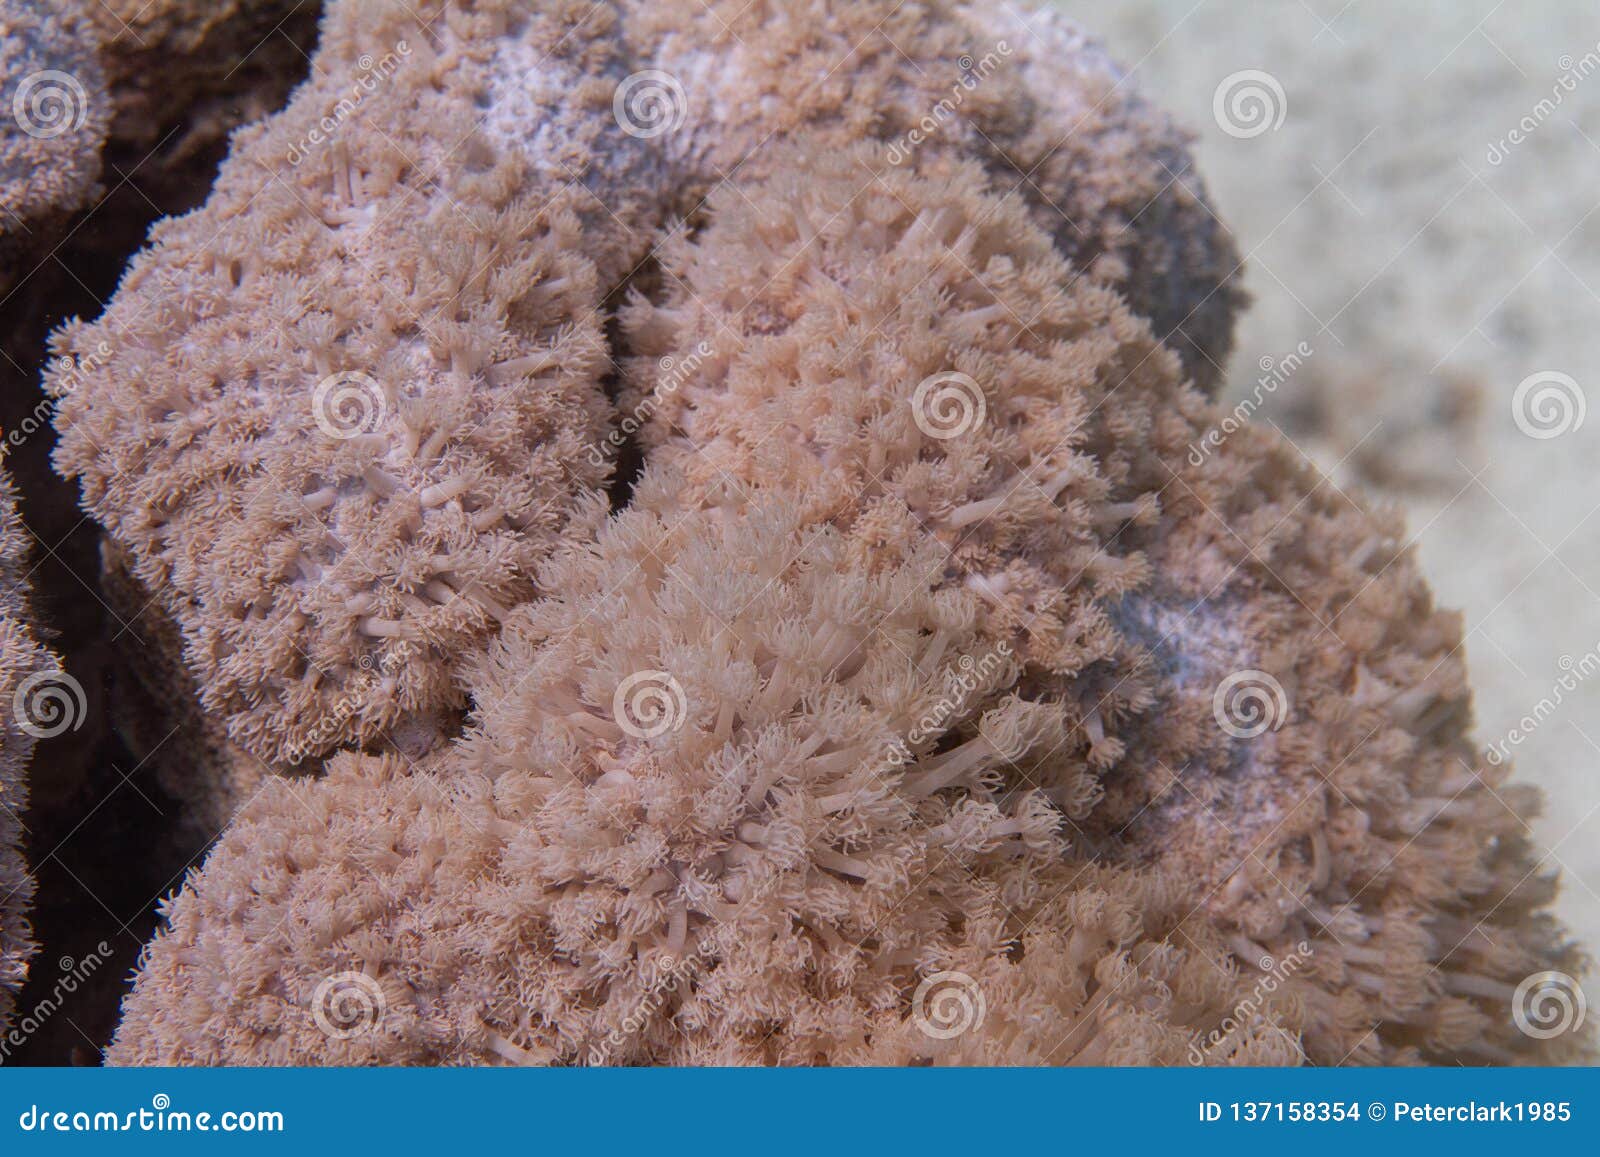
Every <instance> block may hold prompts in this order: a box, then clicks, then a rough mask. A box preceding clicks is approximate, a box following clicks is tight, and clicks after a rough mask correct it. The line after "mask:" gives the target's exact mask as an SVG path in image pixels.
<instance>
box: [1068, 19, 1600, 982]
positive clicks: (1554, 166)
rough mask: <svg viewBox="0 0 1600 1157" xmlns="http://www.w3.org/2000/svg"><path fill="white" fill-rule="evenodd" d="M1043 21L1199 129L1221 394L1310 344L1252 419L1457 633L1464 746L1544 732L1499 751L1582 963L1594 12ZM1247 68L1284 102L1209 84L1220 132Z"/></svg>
mask: <svg viewBox="0 0 1600 1157" xmlns="http://www.w3.org/2000/svg"><path fill="white" fill-rule="evenodd" d="M1057 3H1058V6H1059V7H1061V8H1062V9H1064V10H1065V11H1067V12H1068V13H1069V14H1071V15H1072V16H1073V17H1075V18H1076V19H1078V20H1079V21H1080V22H1081V23H1083V24H1084V26H1085V27H1087V28H1088V29H1090V30H1091V31H1093V32H1094V33H1096V34H1097V35H1098V36H1100V37H1101V38H1102V39H1103V40H1104V41H1105V42H1106V43H1107V44H1108V46H1109V47H1110V48H1111V50H1112V52H1113V53H1114V54H1115V55H1116V56H1117V58H1118V59H1119V60H1120V61H1121V62H1122V64H1123V65H1124V66H1125V67H1126V68H1127V69H1128V70H1129V74H1130V75H1129V83H1132V84H1134V85H1136V86H1137V87H1138V88H1139V89H1140V90H1142V91H1143V92H1144V93H1146V94H1147V95H1148V96H1150V97H1151V98H1153V99H1154V100H1156V101H1157V102H1159V103H1160V104H1162V105H1164V106H1165V107H1166V108H1167V109H1168V110H1170V111H1171V112H1172V113H1173V114H1174V115H1175V116H1176V117H1177V118H1178V119H1179V120H1180V121H1181V122H1183V123H1184V124H1185V125H1186V126H1187V127H1189V128H1190V129H1192V130H1193V131H1194V132H1195V133H1196V134H1197V135H1198V141H1197V146H1196V151H1197V155H1198V163H1199V167H1200V169H1201V172H1202V173H1203V175H1204V176H1205V178H1206V180H1207V182H1208V183H1209V186H1210V189H1211V192H1212V194H1213V200H1214V204H1215V206H1216V209H1217V212H1218V213H1219V215H1220V216H1221V217H1222V218H1223V219H1224V220H1225V221H1227V222H1228V223H1229V224H1230V225H1231V226H1232V228H1233V229H1234V232H1235V234H1236V236H1237V237H1238V240H1239V245H1240V248H1241V250H1242V251H1243V252H1244V253H1246V254H1247V255H1248V264H1247V268H1246V285H1247V286H1248V288H1249V289H1250V291H1251V292H1252V293H1253V294H1254V295H1255V299H1256V300H1255V304H1254V306H1253V307H1252V309H1251V310H1250V312H1249V315H1248V317H1247V318H1246V319H1245V321H1244V324H1243V325H1242V327H1241V329H1240V332H1239V338H1240V341H1239V348H1238V350H1237V352H1236V353H1235V355H1234V358H1233V361H1232V363H1231V365H1230V366H1229V375H1228V376H1229V382H1230V386H1229V389H1228V392H1229V395H1230V396H1231V397H1232V398H1233V399H1235V400H1237V399H1239V398H1243V397H1246V396H1248V395H1250V394H1251V392H1252V389H1253V387H1255V385H1256V379H1257V377H1258V375H1259V374H1260V370H1259V369H1258V365H1259V363H1260V360H1261V359H1263V358H1271V359H1274V361H1275V362H1277V363H1280V364H1281V363H1282V359H1283V358H1284V357H1285V356H1286V355H1287V354H1289V353H1290V352H1291V351H1293V350H1294V349H1295V348H1296V346H1297V345H1298V343H1300V342H1302V341H1303V342H1306V343H1307V344H1308V345H1309V346H1310V347H1311V348H1312V350H1313V351H1314V352H1313V354H1312V356H1311V357H1309V358H1307V359H1306V360H1305V364H1304V365H1303V366H1301V367H1299V368H1298V369H1296V370H1295V372H1294V373H1293V375H1292V377H1290V378H1289V380H1288V381H1287V382H1285V383H1284V384H1283V385H1282V386H1281V387H1279V388H1277V389H1276V390H1274V391H1271V392H1266V393H1264V394H1263V397H1264V401H1263V403H1262V404H1261V406H1260V407H1259V409H1258V410H1257V411H1256V412H1255V420H1256V421H1262V422H1270V423H1273V424H1276V425H1278V426H1279V427H1280V428H1282V429H1283V430H1284V431H1285V432H1286V433H1288V434H1289V435H1290V436H1291V437H1292V438H1293V439H1294V440H1295V442H1296V444H1297V445H1299V446H1300V447H1301V448H1302V450H1303V451H1304V452H1305V453H1306V454H1307V455H1308V456H1310V457H1311V458H1312V459H1313V460H1314V461H1315V462H1317V463H1318V464H1319V465H1321V466H1322V467H1323V468H1324V469H1327V470H1328V471H1329V472H1330V473H1331V477H1332V480H1333V482H1334V483H1335V484H1337V485H1339V486H1341V487H1351V486H1356V487H1361V488H1363V489H1364V490H1365V492H1366V494H1367V495H1368V497H1369V498H1370V499H1372V500H1376V501H1380V502H1386V503H1394V504H1398V505H1400V506H1401V507H1402V508H1403V509H1404V510H1405V512H1406V514H1407V518H1408V523H1409V526H1410V528H1411V533H1412V534H1413V535H1414V537H1415V542H1416V544H1417V550H1418V552H1419V555H1420V559H1421V564H1422V566H1423V569H1424V570H1425V571H1426V573H1427V574H1428V575H1429V577H1430V578H1431V579H1432V581H1433V583H1434V586H1435V589H1436V591H1437V592H1438V598H1439V601H1440V603H1441V604H1442V605H1444V606H1448V607H1453V608H1458V609H1459V610H1460V611H1461V612H1462V614H1463V617H1464V624H1465V629H1466V635H1467V639H1466V647H1467V657H1468V661H1469V664H1470V668H1471V671H1472V677H1473V683H1474V686H1475V688H1476V692H1477V719H1478V725H1477V729H1478V736H1479V738H1480V740H1481V741H1482V742H1483V743H1484V744H1485V745H1487V744H1489V743H1491V742H1493V741H1495V740H1501V741H1504V740H1505V739H1506V737H1507V736H1508V734H1509V733H1510V731H1511V729H1512V728H1514V727H1518V726H1519V723H1518V721H1519V720H1520V719H1521V718H1522V717H1523V716H1525V715H1529V714H1531V713H1533V712H1535V711H1536V710H1537V711H1539V712H1540V714H1541V715H1543V718H1542V719H1541V720H1539V721H1538V722H1537V725H1536V726H1535V727H1534V728H1533V729H1532V731H1531V734H1529V735H1527V737H1526V738H1524V739H1522V741H1521V742H1520V743H1517V744H1515V745H1508V750H1510V751H1511V752H1512V753H1513V759H1514V763H1515V767H1516V770H1517V777H1518V778H1519V779H1520V780H1523V781H1531V782H1533V783H1535V784H1537V785H1539V787H1540V788H1541V789H1542V790H1543V791H1544V793H1545V797H1546V807H1545V810H1544V813H1543V814H1542V815H1541V816H1538V817H1536V818H1532V819H1530V821H1529V822H1530V824H1531V829H1532V838H1533V840H1534V841H1535V843H1536V846H1537V847H1538V848H1539V849H1540V851H1541V852H1542V853H1543V855H1544V857H1545V859H1544V864H1543V867H1544V868H1545V869H1547V870H1559V871H1560V872H1561V876H1562V881H1563V883H1562V890H1561V899H1560V904H1559V907H1560V910H1561V912H1562V914H1563V916H1564V917H1565V919H1566V920H1567V921H1568V923H1569V926H1570V927H1571V928H1572V929H1573V931H1574V933H1575V934H1576V935H1577V936H1578V938H1579V939H1581V940H1583V941H1584V942H1585V943H1586V944H1587V945H1588V946H1589V947H1590V949H1591V951H1597V952H1600V774H1597V772H1600V667H1596V666H1594V664H1596V663H1597V662H1600V514H1597V513H1596V512H1597V509H1600V212H1597V208H1600V5H1596V4H1594V3H1592V2H1590V0H1517V2H1511V3H1497V2H1496V0H1448V2H1447V0H1437V2H1433V3H1424V2H1419V0H1401V2H1395V0H1349V2H1346V0H1270V2H1269V0H1200V2H1198V3H1196V0H1117V2H1115V3H1108V2H1106V0H1057ZM1246 70H1259V71H1260V72H1265V73H1267V74H1269V75H1270V78H1271V81H1272V82H1273V83H1275V84H1276V85H1277V86H1278V87H1279V88H1280V89H1281V94H1282V95H1281V98H1280V97H1279V96H1278V94H1277V93H1276V92H1274V91H1273V87H1272V83H1268V82H1266V81H1265V80H1263V79H1262V78H1259V77H1256V78H1251V77H1249V76H1245V77H1238V78H1235V80H1234V81H1233V85H1232V86H1231V87H1224V89H1223V95H1224V100H1223V104H1222V109H1223V112H1222V117H1221V120H1219V118H1218V116H1217V115H1215V110H1214V101H1215V98H1216V95H1217V91H1218V88H1219V86H1223V85H1224V84H1225V82H1226V81H1228V78H1230V77H1233V76H1234V74H1236V73H1240V72H1244V71H1246ZM1252 80H1254V83H1255V85H1256V88H1257V91H1258V92H1261V93H1264V94H1265V97H1266V105H1267V106H1268V107H1267V108H1266V109H1265V113H1266V116H1267V118H1268V119H1267V120H1266V121H1264V122H1260V123H1259V124H1255V123H1251V122H1250V120H1249V112H1250V107H1251V105H1250V98H1249V95H1248V94H1244V95H1242V96H1241V97H1240V99H1241V100H1242V101H1243V103H1242V104H1240V105H1238V106H1236V108H1235V109H1234V111H1233V112H1229V111H1228V110H1229V101H1228V99H1227V98H1228V97H1229V95H1230V94H1231V93H1233V92H1234V91H1235V90H1236V89H1237V88H1238V86H1239V85H1241V84H1243V85H1246V86H1248V85H1249V84H1250V83H1251V82H1252ZM1541 102H1543V103H1541ZM1280 112H1281V117H1282V119H1281V123H1278V114H1279V113H1280ZM1230 119H1231V123H1232V125H1233V127H1234V130H1235V132H1234V134H1230V133H1229V132H1227V131H1224V128H1223V126H1222V121H1227V120H1230ZM1274 126H1275V127H1274ZM1258 129H1259V130H1260V131H1257V130H1258ZM1514 129H1516V130H1518V131H1519V133H1520V134H1521V135H1522V136H1523V137H1524V138H1525V139H1523V140H1522V141H1521V142H1520V143H1515V142H1513V141H1512V140H1511V139H1510V134H1511V132H1512V130H1514ZM1235 134H1237V135H1235ZM1252 134H1253V135H1252ZM1491 146H1495V150H1494V151H1495V155H1494V156H1493V157H1491V152H1492V150H1491ZM1535 374H1564V375H1567V379H1570V382H1571V384H1570V385H1569V384H1568V382H1567V381H1566V380H1563V379H1559V378H1551V379H1547V381H1549V382H1550V383H1551V389H1553V390H1554V391H1555V392H1554V393H1550V394H1549V395H1548V396H1547V397H1545V398H1544V399H1543V401H1538V400H1535V399H1536V395H1537V394H1538V393H1539V388H1540V387H1539V386H1538V385H1537V384H1536V385H1535V386H1531V387H1530V388H1529V392H1528V393H1527V394H1526V395H1525V396H1524V399H1523V403H1524V404H1523V406H1522V419H1523V421H1522V425H1519V423H1518V421H1517V415H1516V414H1515V413H1514V400H1515V398H1516V392H1517V388H1518V386H1519V384H1520V383H1522V382H1523V381H1524V380H1525V379H1527V378H1529V376H1530V375H1535ZM1580 407H1587V408H1588V409H1589V410H1591V411H1592V412H1589V413H1588V414H1587V421H1585V422H1584V423H1583V424H1582V425H1581V426H1580V425H1578V424H1577V418H1578V412H1579V408H1580ZM1523 425H1525V426H1527V427H1528V428H1529V429H1531V430H1533V431H1534V433H1536V434H1540V435H1553V436H1543V437H1535V436H1531V435H1530V434H1529V433H1526V432H1524V430H1523V428H1522V426H1523ZM1586 655H1587V656H1589V659H1588V662H1587V663H1585V661H1584V658H1585V656H1586ZM1568 666H1572V667H1573V670H1571V671H1570V672H1569V671H1568V670H1567V667H1568ZM1586 667H1587V668H1588V670H1589V671H1590V674H1589V675H1588V677H1587V678H1580V672H1581V671H1582V670H1583V669H1584V668H1586ZM1564 675H1565V676H1566V679H1567V682H1568V683H1569V684H1572V685H1574V687H1575V689H1572V690H1568V689H1565V688H1562V687H1561V686H1560V681H1561V680H1562V678H1563V676H1564ZM1541 700H1548V701H1549V702H1548V703H1546V704H1545V706H1544V707H1543V708H1540V707H1538V705H1539V704H1540V701H1541ZM1557 700H1559V702H1557ZM1593 976H1594V974H1593V973H1591V978H1592V977H1593ZM1585 987H1586V988H1587V989H1588V990H1589V992H1590V993H1591V994H1593V995H1594V996H1595V997H1600V992H1597V991H1596V983H1595V982H1594V980H1593V979H1591V980H1590V981H1588V982H1586V984H1585Z"/></svg>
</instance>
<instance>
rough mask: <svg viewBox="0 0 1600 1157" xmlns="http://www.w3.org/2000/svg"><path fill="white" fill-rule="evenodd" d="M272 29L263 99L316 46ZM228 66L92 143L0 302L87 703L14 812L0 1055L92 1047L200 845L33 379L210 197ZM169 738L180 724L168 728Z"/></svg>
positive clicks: (88, 1053) (44, 554)
mask: <svg viewBox="0 0 1600 1157" xmlns="http://www.w3.org/2000/svg"><path fill="white" fill-rule="evenodd" d="M274 35H282V36H286V37H289V38H290V39H292V40H293V41H294V43H295V44H296V45H297V46H298V52H297V53H296V54H295V56H294V57H293V59H294V60H296V61H297V62H298V63H299V64H300V65H301V75H292V76H291V75H285V76H277V77H273V78H271V79H270V81H269V82H268V83H270V86H271V90H270V93H269V94H268V96H269V97H270V100H271V104H270V107H267V108H264V109H261V110H260V111H272V110H273V109H275V108H276V107H278V106H279V105H281V103H282V101H283V100H284V99H285V98H286V97H287V95H288V92H289V91H290V89H291V88H292V87H293V86H294V85H295V84H298V83H299V81H300V80H301V79H303V73H304V64H305V61H306V60H307V58H308V55H309V53H310V52H311V51H312V50H313V48H314V47H315V39H316V20H315V11H314V6H307V9H306V10H305V11H304V12H303V13H302V14H300V15H299V16H297V17H296V19H295V20H294V21H293V22H291V23H286V24H285V25H284V26H283V27H282V28H281V29H280V31H279V32H277V33H275V34H274ZM229 83H230V87H231V86H234V85H237V84H244V85H253V86H255V87H253V88H249V89H248V90H247V91H246V90H239V91H234V92H231V93H220V94H212V95H211V96H210V97H209V98H207V99H206V100H205V101H204V102H200V103H197V104H196V105H195V106H194V107H192V108H190V109H188V110H180V111H176V112H175V113H174V119H172V120H171V121H169V122H168V123H166V124H163V125H162V126H160V132H159V141H160V143H159V144H157V145H156V146H155V147H154V148H153V149H152V148H151V147H149V146H148V145H146V144H134V143H131V142H125V141H119V140H118V139H116V138H115V137H114V138H113V140H112V141H111V143H110V144H109V145H108V146H107V149H106V152H105V156H104V166H105V168H104V174H103V176H102V178H101V184H102V186H103V187H104V192H103V193H102V194H101V195H100V196H99V197H98V198H97V199H96V201H95V203H94V205H93V206H92V207H91V208H90V209H89V210H88V211H86V212H84V213H83V214H81V215H80V216H79V217H77V218H75V219H74V220H73V221H71V222H70V223H69V224H68V226H67V234H66V236H65V239H64V240H62V241H60V243H59V246H58V247H57V248H55V250H54V251H53V252H47V253H40V254H35V255H33V256H32V257H30V258H29V259H28V261H27V263H26V265H25V267H24V270H23V273H25V274H26V278H25V279H23V280H21V283H20V284H19V285H18V286H17V287H16V288H15V290H14V291H13V292H12V293H11V294H10V296H9V297H8V298H7V299H6V300H5V301H4V302H3V304H0V348H3V351H4V355H5V356H4V358H0V429H3V430H4V431H5V432H6V433H7V434H8V435H10V434H12V433H13V432H15V433H16V437H17V440H16V441H15V442H14V443H13V444H12V446H11V449H10V450H9V452H8V453H7V454H6V465H7V467H8V468H9V469H10V470H11V472H12V474H13V476H14V478H15V480H16V484H17V486H18V488H19V490H20V491H21V496H22V500H21V510H22V515H23V520H24V522H25V523H26V525H27V527H28V529H29V530H30V531H31V532H32V535H33V539H34V543H33V558H32V560H31V562H32V566H33V571H32V576H31V582H32V588H33V600H34V605H35V607H36V609H37V613H38V615H39V618H40V620H41V622H42V623H43V624H44V627H45V629H46V631H48V632H51V633H52V634H51V637H50V638H49V639H48V642H49V644H50V646H51V647H52V648H53V649H54V650H55V651H56V652H57V653H58V654H59V655H60V656H61V659H62V662H63V665H64V667H65V669H66V670H67V671H68V672H69V673H71V674H72V676H73V677H74V678H75V679H77V680H78V681H79V682H80V683H81V684H82V686H83V688H84V693H85V699H86V703H87V710H86V712H85V714H84V718H83V721H82V724H81V726H80V727H79V728H78V729H77V730H69V731H67V732H65V733H63V734H62V735H59V736H56V737H54V738H47V739H42V740H41V741H40V742H39V746H38V748H37V749H36V752H35V754H34V757H33V763H32V774H31V776H30V787H31V799H30V801H29V806H28V808H27V810H26V812H25V813H24V815H23V817H22V819H23V823H24V824H25V825H26V833H27V835H26V840H27V846H26V854H27V857H28V862H29V864H30V865H31V867H32V870H33V873H34V876H35V878H36V879H37V881H38V893H37V899H36V901H35V904H34V908H33V913H32V922H33V929H34V938H35V940H36V941H37V942H38V944H39V952H38V954H37V955H36V956H35V957H34V959H33V962H32V965H31V968H30V972H29V977H28V983H27V984H26V986H25V987H24V988H23V990H22V992H21V993H20V994H19V997H18V1001H17V1010H18V1021H19V1023H18V1025H17V1026H16V1027H17V1028H18V1029H19V1030H21V1031H22V1034H23V1036H24V1039H23V1042H22V1043H21V1044H20V1045H17V1046H15V1047H13V1048H11V1049H10V1050H8V1052H7V1053H6V1055H5V1056H4V1057H3V1058H0V1063H4V1064H13V1065H94V1064H99V1063H100V1049H101V1048H102V1047H103V1046H104V1045H105V1044H106V1043H107V1042H109V1041H110V1039H111V1034H112V1031H113V1030H114V1029H115V1027H116V1021H117V1016H118V1009H119V1006H120V1004H121V1001H122V997H123V994H124V993H125V992H126V991H127V989H128V986H129V983H130V981H131V977H132V974H133V970H134V966H135V963H136V961H137V959H138V955H139V951H140V949H141V948H142V947H143V945H144V943H145V942H146V941H147V940H149V939H150V937H151V936H152V935H153V934H154V931H155V927H156V905H157V903H158V902H159V901H160V899H161V898H162V897H163V896H164V895H166V893H167V892H168V891H170V890H171V889H172V888H173V887H175V886H176V885H177V884H178V883H179V882H180V881H181V879H182V876H183V872H184V871H185V869H186V868H187V867H188V866H189V865H190V864H192V863H198V862H199V859H200V857H201V856H203V854H204V852H205V850H206V842H207V841H205V840H204V839H203V838H202V837H200V836H199V835H197V834H196V833H194V832H193V831H192V830H189V829H186V828H185V827H184V825H183V824H182V823H181V822H180V819H181V808H180V806H179V804H178V802H177V801H176V800H174V799H173V798H172V797H171V796H169V795H168V794H167V793H166V792H165V791H163V790H162V789H161V787H160V786H159V785H158V784H157V782H156V779H155V776H154V775H153V774H152V769H151V766H150V764H149V762H148V761H146V762H144V763H141V759H140V755H139V754H138V753H137V752H136V750H135V748H134V747H132V746H130V744H129V742H128V741H127V739H126V738H125V737H124V736H123V735H122V734H121V732H120V730H119V728H118V727H117V725H116V720H115V715H116V711H115V709H114V704H115V703H116V702H117V701H118V700H119V699H121V698H122V697H124V696H125V695H126V693H127V691H128V688H129V684H130V683H131V682H132V681H133V679H134V671H135V670H136V669H137V666H138V665H139V663H140V651H141V649H142V642H141V632H142V631H143V628H144V624H143V623H142V622H139V621H135V622H132V623H128V622H126V621H125V620H124V619H121V618H119V617H117V616H116V615H115V614H114V613H113V612H112V610H111V609H110V607H109V606H108V605H107V604H108V600H107V598H106V596H105V594H104V592H103V591H102V589H101V577H100V573H101V571H100V529H99V527H98V526H97V525H96V524H95V523H94V522H93V521H92V520H90V519H88V518H86V517H85V516H84V515H83V513H82V511H81V510H80V509H79V507H78V493H77V489H78V488H77V486H76V485H75V484H73V483H69V482H66V481H63V480H62V479H61V478H60V477H58V476H57V475H56V473H55V472H54V471H53V470H52V469H51V466H50V453H51V451H52V450H53V449H54V445H55V432H54V430H53V428H52V427H51V424H50V421H49V417H48V414H49V411H48V409H46V408H44V407H43V406H42V400H43V393H42V391H41V390H40V388H39V379H40V373H41V370H42V369H43V366H44V364H45V360H46V356H47V350H46V345H47V341H48V338H49V334H50V332H51V331H52V330H53V329H54V328H55V327H56V326H57V325H59V324H60V323H61V322H62V321H64V320H66V319H67V318H70V317H73V316H81V317H86V318H88V317H94V316H95V315H97V314H99V313H100V311H101V308H102V303H103V302H105V301H106V300H108V299H109V298H110V296H111V294H112V293H113V291H114V290H115V289H116V286H117V282H118V280H119V278H120V277H121V275H122V272H123V270H124V268H125V267H126V265H127V260H128V258H129V257H131V256H132V255H133V254H134V253H136V252H137V251H138V250H139V249H140V248H141V247H142V246H143V245H144V242H145V236H146V232H147V230H148V229H149V227H150V225H151V224H152V223H153V222H154V221H156V220H157V219H159V218H161V217H164V216H167V215H169V214H175V213H184V212H187V211H189V210H190V209H193V208H195V207H196V206H198V205H199V204H201V203H202V202H203V201H204V200H205V199H206V196H207V194H208V193H209V192H210V189H211V184H212V181H213V180H214V179H215V176H216V172H217V167H218V165H219V164H220V163H221V161H222V159H223V158H224V157H225V156H226V154H227V139H226V136H225V135H222V134H220V133H214V132H212V131H209V129H208V130H204V131H201V129H200V126H199V124H198V121H199V120H201V119H202V118H203V119H205V120H206V122H207V124H208V125H210V126H213V127H214V125H215V123H216V121H217V120H218V119H219V118H227V117H228V116H229V115H230V112H231V113H233V114H236V115H244V114H245V113H246V112H247V111H256V109H254V108H249V107H248V105H247V102H258V101H260V100H261V99H262V96H263V94H262V91H261V89H260V85H261V84H262V83H263V81H262V78H261V77H259V76H253V75H249V74H248V73H247V72H241V73H240V74H239V75H238V77H237V79H236V80H230V82H229ZM230 102H231V104H232V107H229V106H230ZM197 140H203V141H204V143H202V144H199V145H197V143H196V142H197ZM183 742H184V737H183V736H182V735H181V734H174V735H171V736H169V737H168V738H167V739H166V740H165V743H172V744H179V745H181V744H183ZM163 746H164V744H163ZM101 945H104V946H105V948H106V949H107V950H108V951H106V952H104V953H102V952H101V947H100V946H101ZM69 973H74V974H76V976H78V977H85V978H86V979H82V980H72V981H70V983H72V985H73V987H74V989H75V991H71V992H67V991H66V990H65V988H64V987H63V985H62V981H63V978H64V977H66V976H67V975H68V974H69ZM57 1004H59V1007H56V1006H57ZM30 1018H31V1020H30Z"/></svg>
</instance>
